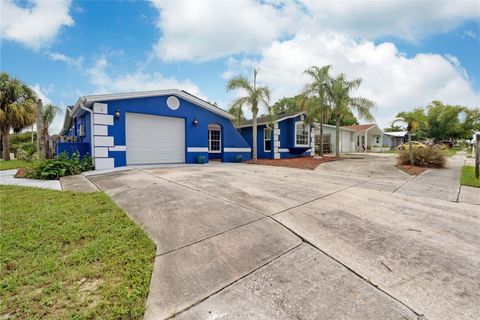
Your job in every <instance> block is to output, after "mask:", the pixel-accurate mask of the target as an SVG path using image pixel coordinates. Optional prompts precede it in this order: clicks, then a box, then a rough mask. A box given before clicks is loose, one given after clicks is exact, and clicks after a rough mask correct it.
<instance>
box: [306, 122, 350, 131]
mask: <svg viewBox="0 0 480 320" xmlns="http://www.w3.org/2000/svg"><path fill="white" fill-rule="evenodd" d="M314 126H315V128H317V129H318V128H320V123H318V122H315V123H314ZM323 127H327V128H333V129H335V128H337V126H336V125H333V124H328V123H324V124H323ZM340 130H347V131H355V130H353V129H350V128H347V127H340Z"/></svg>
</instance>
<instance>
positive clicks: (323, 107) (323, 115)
mask: <svg viewBox="0 0 480 320" xmlns="http://www.w3.org/2000/svg"><path fill="white" fill-rule="evenodd" d="M331 67H332V66H330V65H326V66H323V67H321V68H320V67H317V66H312V67H310V68H308V69H307V70H305V71H304V73H305V74H306V75H308V76H309V77H310V78H311V80H312V82H311V83H309V84H307V85H306V86H305V88H304V89H303V91H302V93H301V96H302V98H301V99H300V109H302V110H304V111H306V112H307V119H309V120H310V122H313V121H318V122H319V123H320V156H323V123H324V122H325V120H326V119H328V118H329V113H330V104H329V100H328V95H327V87H328V85H329V83H330V81H331V79H330V75H329V72H330V68H331ZM313 151H314V153H315V147H314V150H313Z"/></svg>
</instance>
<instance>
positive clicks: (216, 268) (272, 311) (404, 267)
mask: <svg viewBox="0 0 480 320" xmlns="http://www.w3.org/2000/svg"><path fill="white" fill-rule="evenodd" d="M375 162H376V163H375ZM362 163H363V164H362ZM392 164H393V162H392V159H389V158H373V159H370V160H369V161H367V160H365V159H363V160H362V159H355V160H343V161H340V162H333V163H326V164H324V165H322V166H320V167H319V168H318V169H317V170H314V171H307V170H298V169H289V168H281V167H268V166H256V165H245V164H214V165H205V166H202V167H198V166H195V167H188V166H186V167H180V168H158V169H148V170H141V169H132V170H128V171H123V172H116V173H110V174H102V175H95V176H89V179H90V180H92V181H93V182H94V183H95V184H96V185H97V186H98V187H100V188H101V189H103V190H105V191H106V192H107V193H108V194H109V195H110V196H111V197H112V198H113V199H114V201H116V202H117V203H118V204H119V205H120V206H121V207H122V208H124V209H125V210H126V211H127V213H128V214H129V215H130V216H131V217H132V218H133V219H135V220H136V221H137V222H138V223H140V224H141V225H142V226H143V227H144V228H145V230H146V231H147V232H148V234H149V235H150V236H151V238H152V239H153V240H154V241H155V243H156V244H157V257H156V260H155V266H154V271H153V275H152V281H151V288H150V293H149V297H148V302H147V311H146V314H145V318H146V319H165V318H170V317H176V318H177V317H178V318H180V319H292V318H295V319H339V318H341V319H417V318H419V316H422V315H424V316H425V317H426V318H427V319H478V318H480V305H479V303H478V301H480V271H479V270H480V236H479V235H480V223H479V221H480V210H479V207H478V206H474V205H467V204H460V203H452V202H449V201H443V200H438V199H431V198H422V197H418V196H409V195H402V194H397V193H393V192H394V191H396V190H398V189H399V188H401V187H402V186H403V185H404V184H406V183H408V182H409V181H410V179H411V177H410V176H408V175H406V174H404V173H403V172H400V171H398V170H397V169H395V168H394V167H393V165H392ZM369 168H370V169H371V170H370V171H369Z"/></svg>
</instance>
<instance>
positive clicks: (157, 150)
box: [58, 90, 251, 169]
mask: <svg viewBox="0 0 480 320" xmlns="http://www.w3.org/2000/svg"><path fill="white" fill-rule="evenodd" d="M67 113H68V114H67V115H66V116H65V122H64V126H63V129H62V131H61V133H60V135H63V136H70V138H69V139H67V140H74V141H75V143H74V144H72V143H60V144H59V145H58V152H61V151H62V150H66V151H71V150H72V146H74V147H75V146H76V145H77V146H78V148H80V149H81V148H83V149H86V150H87V151H88V152H89V153H90V154H91V155H92V157H93V159H94V164H95V168H96V169H106V168H113V167H120V166H125V165H140V164H158V163H195V162H197V161H199V156H203V157H205V160H206V161H208V159H219V160H221V161H225V162H233V161H237V160H239V157H238V156H241V157H242V160H249V159H250V157H251V148H250V146H249V145H248V143H247V142H246V141H245V139H244V138H243V137H242V135H240V133H239V132H238V131H237V130H236V128H235V127H234V125H233V123H232V119H233V116H232V115H231V114H230V113H228V112H227V111H225V110H223V109H221V108H218V107H217V106H214V105H212V104H210V103H208V102H206V101H204V100H202V99H200V98H198V97H196V96H194V95H191V94H189V93H188V92H186V91H181V90H156V91H146V92H134V93H120V94H104V95H92V96H85V97H80V98H79V99H78V101H77V103H76V104H75V106H73V107H72V108H69V109H67ZM72 137H73V138H72Z"/></svg>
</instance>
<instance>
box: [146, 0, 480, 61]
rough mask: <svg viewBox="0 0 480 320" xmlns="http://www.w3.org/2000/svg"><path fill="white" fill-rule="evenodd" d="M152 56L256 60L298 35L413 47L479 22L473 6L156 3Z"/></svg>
mask: <svg viewBox="0 0 480 320" xmlns="http://www.w3.org/2000/svg"><path fill="white" fill-rule="evenodd" d="M152 3H153V5H154V7H155V8H156V9H157V10H158V11H159V13H160V15H159V19H158V22H157V27H158V28H159V31H160V32H161V37H160V39H159V40H158V42H157V43H156V45H155V51H156V53H157V55H158V56H159V57H160V58H162V59H163V60H169V61H181V60H191V61H205V60H212V59H217V58H221V57H226V56H229V55H233V54H238V53H249V54H256V53H259V52H260V51H261V50H262V49H264V48H266V47H267V46H268V45H270V44H271V42H272V41H275V40H278V39H281V38H285V37H288V36H292V35H295V34H296V33H297V32H298V31H302V32H308V33H311V34H317V33H319V32H326V31H329V30H330V31H332V30H333V31H335V32H341V33H344V34H346V35H349V36H351V37H354V38H360V39H370V40H371V39H375V38H378V37H382V36H394V37H398V38H402V39H406V40H409V41H418V40H419V39H421V38H422V37H425V36H427V35H430V34H433V33H440V32H446V31H448V30H451V29H452V28H454V27H456V26H458V25H460V24H461V23H463V22H465V21H467V20H469V19H478V18H479V17H480V2H478V1H301V2H293V1H254V0H232V1H228V2H227V1H213V0H206V1H185V0H183V1H161V0H152Z"/></svg>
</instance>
